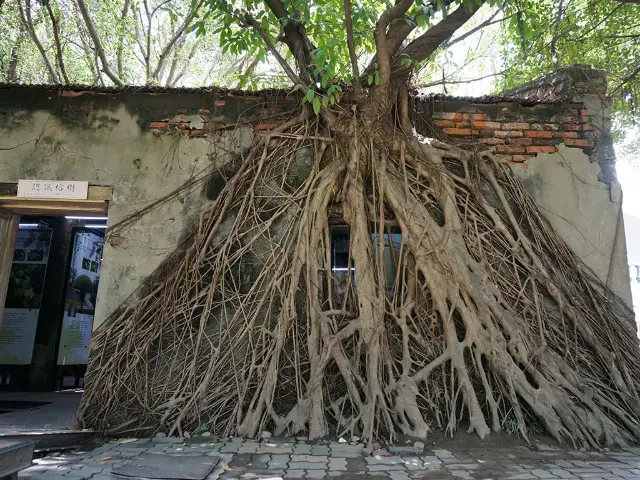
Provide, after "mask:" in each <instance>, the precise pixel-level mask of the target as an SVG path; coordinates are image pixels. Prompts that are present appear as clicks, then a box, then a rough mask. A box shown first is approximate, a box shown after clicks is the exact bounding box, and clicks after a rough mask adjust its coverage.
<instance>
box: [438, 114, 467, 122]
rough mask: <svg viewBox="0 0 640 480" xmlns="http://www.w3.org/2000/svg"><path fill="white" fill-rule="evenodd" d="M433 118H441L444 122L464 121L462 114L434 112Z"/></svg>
mask: <svg viewBox="0 0 640 480" xmlns="http://www.w3.org/2000/svg"><path fill="white" fill-rule="evenodd" d="M433 118H440V119H442V120H453V121H454V122H459V121H461V120H462V114H461V113H457V112H434V113H433Z"/></svg>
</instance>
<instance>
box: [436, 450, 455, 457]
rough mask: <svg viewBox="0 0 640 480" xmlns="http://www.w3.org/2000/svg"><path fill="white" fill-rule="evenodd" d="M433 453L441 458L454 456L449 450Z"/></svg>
mask: <svg viewBox="0 0 640 480" xmlns="http://www.w3.org/2000/svg"><path fill="white" fill-rule="evenodd" d="M433 453H435V455H436V456H437V457H439V458H450V457H453V456H454V455H453V453H451V452H450V451H449V450H434V451H433Z"/></svg>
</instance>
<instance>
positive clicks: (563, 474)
mask: <svg viewBox="0 0 640 480" xmlns="http://www.w3.org/2000/svg"><path fill="white" fill-rule="evenodd" d="M549 471H550V472H551V473H553V474H554V475H555V476H556V477H558V478H578V477H576V476H575V475H573V474H572V473H570V472H568V471H566V470H565V469H564V468H552V469H551V470H549Z"/></svg>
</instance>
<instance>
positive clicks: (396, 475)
mask: <svg viewBox="0 0 640 480" xmlns="http://www.w3.org/2000/svg"><path fill="white" fill-rule="evenodd" d="M389 477H390V478H391V480H409V478H411V477H409V474H408V473H407V472H399V471H398V472H389Z"/></svg>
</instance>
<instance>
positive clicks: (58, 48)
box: [42, 0, 71, 84]
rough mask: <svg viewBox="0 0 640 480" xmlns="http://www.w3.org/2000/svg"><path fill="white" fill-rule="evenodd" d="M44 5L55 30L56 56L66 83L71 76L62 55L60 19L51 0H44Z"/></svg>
mask: <svg viewBox="0 0 640 480" xmlns="http://www.w3.org/2000/svg"><path fill="white" fill-rule="evenodd" d="M42 5H44V8H45V10H46V11H47V14H48V15H49V20H51V29H52V30H53V42H54V44H55V46H56V57H57V60H58V67H59V68H60V73H61V74H62V78H63V79H64V82H65V83H66V84H69V83H71V82H70V81H69V77H68V76H67V70H66V68H65V66H64V58H63V57H62V44H61V43H60V28H59V23H60V22H59V21H58V19H57V18H56V17H55V15H54V14H53V9H52V8H51V3H50V2H49V0H43V1H42Z"/></svg>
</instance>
